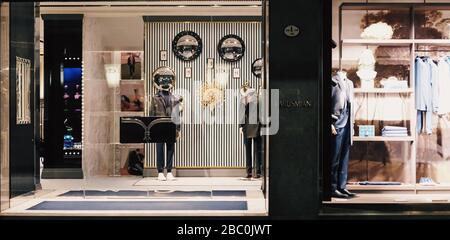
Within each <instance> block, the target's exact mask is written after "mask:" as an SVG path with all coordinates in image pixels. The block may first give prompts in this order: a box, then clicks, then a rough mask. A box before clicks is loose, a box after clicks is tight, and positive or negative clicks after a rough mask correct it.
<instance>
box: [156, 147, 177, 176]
mask: <svg viewBox="0 0 450 240" xmlns="http://www.w3.org/2000/svg"><path fill="white" fill-rule="evenodd" d="M164 145H166V148H167V155H166V161H167V164H166V169H167V172H172V166H173V154H174V152H175V143H157V144H156V165H157V168H158V173H162V172H163V171H164Z"/></svg>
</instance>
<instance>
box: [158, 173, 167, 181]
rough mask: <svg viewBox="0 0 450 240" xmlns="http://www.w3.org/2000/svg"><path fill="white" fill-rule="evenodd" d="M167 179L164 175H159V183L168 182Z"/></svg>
mask: <svg viewBox="0 0 450 240" xmlns="http://www.w3.org/2000/svg"><path fill="white" fill-rule="evenodd" d="M166 180H167V179H166V177H164V173H158V181H166Z"/></svg>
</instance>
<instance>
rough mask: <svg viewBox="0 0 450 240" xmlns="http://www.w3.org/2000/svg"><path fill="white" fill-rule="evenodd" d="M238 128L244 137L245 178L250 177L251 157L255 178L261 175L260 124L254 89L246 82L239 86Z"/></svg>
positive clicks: (251, 168)
mask: <svg viewBox="0 0 450 240" xmlns="http://www.w3.org/2000/svg"><path fill="white" fill-rule="evenodd" d="M239 113H240V125H239V126H240V128H241V132H242V135H243V137H244V145H245V156H246V170H247V178H251V177H252V170H253V158H255V165H256V166H254V167H255V168H256V175H255V176H254V177H255V178H260V177H261V171H262V169H261V168H262V166H261V165H262V159H263V150H262V138H261V133H260V131H261V126H260V124H259V118H258V96H257V93H256V91H255V89H249V88H248V84H247V83H246V84H244V85H243V86H242V88H241V102H240V111H239ZM252 147H253V152H252Z"/></svg>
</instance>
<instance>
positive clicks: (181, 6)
mask: <svg viewBox="0 0 450 240" xmlns="http://www.w3.org/2000/svg"><path fill="white" fill-rule="evenodd" d="M178 7H180V8H184V7H186V6H185V5H178Z"/></svg>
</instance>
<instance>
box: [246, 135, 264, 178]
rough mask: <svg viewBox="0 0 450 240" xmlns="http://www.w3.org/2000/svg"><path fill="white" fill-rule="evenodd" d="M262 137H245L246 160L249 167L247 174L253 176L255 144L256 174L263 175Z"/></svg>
mask: <svg viewBox="0 0 450 240" xmlns="http://www.w3.org/2000/svg"><path fill="white" fill-rule="evenodd" d="M261 139H262V138H261V137H256V138H246V137H244V144H245V159H246V166H247V174H252V166H253V158H252V145H253V144H254V146H255V147H254V149H253V150H254V151H253V156H254V157H255V160H256V161H255V164H256V166H255V168H256V174H261V165H262V159H263V154H264V153H263V150H262V141H261Z"/></svg>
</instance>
